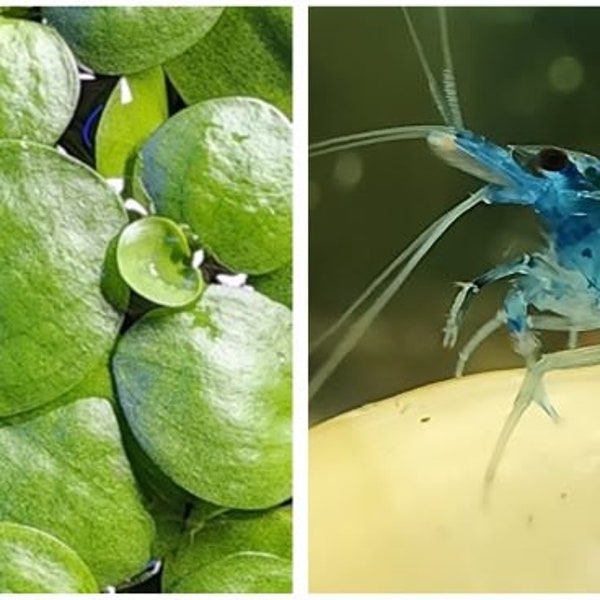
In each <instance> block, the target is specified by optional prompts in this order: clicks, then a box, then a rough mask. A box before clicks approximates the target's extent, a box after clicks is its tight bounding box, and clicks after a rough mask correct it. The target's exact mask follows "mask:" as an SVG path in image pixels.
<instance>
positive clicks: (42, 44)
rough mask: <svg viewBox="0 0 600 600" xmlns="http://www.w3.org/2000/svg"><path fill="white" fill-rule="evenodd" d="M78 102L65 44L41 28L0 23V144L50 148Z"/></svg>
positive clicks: (76, 80) (31, 24)
mask: <svg viewBox="0 0 600 600" xmlns="http://www.w3.org/2000/svg"><path fill="white" fill-rule="evenodd" d="M78 97H79V78H78V75H77V66H76V64H75V58H74V57H73V54H72V53H71V51H70V50H69V47H68V46H67V44H66V43H65V42H64V40H63V39H62V38H61V37H60V36H59V35H57V34H56V32H55V31H54V30H53V29H52V28H50V27H47V26H45V25H41V24H39V23H34V22H30V21H23V20H17V19H6V18H2V17H0V138H14V139H26V140H32V141H35V142H42V143H45V144H53V143H54V142H56V140H58V138H59V137H60V136H61V135H62V133H63V131H64V130H65V129H66V127H67V125H68V124H69V121H70V120H71V118H72V117H73V114H74V112H75V106H76V104H77V99H78Z"/></svg>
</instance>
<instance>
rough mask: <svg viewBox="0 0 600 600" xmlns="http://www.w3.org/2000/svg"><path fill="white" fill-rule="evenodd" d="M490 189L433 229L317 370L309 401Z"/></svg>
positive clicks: (457, 208)
mask: <svg viewBox="0 0 600 600" xmlns="http://www.w3.org/2000/svg"><path fill="white" fill-rule="evenodd" d="M487 191H488V186H485V187H483V188H481V189H480V190H478V191H477V192H475V193H474V194H472V195H471V196H469V198H467V199H466V200H464V201H463V202H461V203H460V204H458V205H457V206H455V207H453V208H451V209H450V210H449V211H448V212H447V213H445V214H444V215H443V216H442V217H440V218H439V219H438V220H437V221H436V222H435V223H434V226H432V227H431V233H430V234H429V235H428V236H427V237H426V239H425V240H424V241H423V242H422V243H421V244H420V245H419V246H418V248H416V249H415V251H414V253H412V254H411V256H410V257H409V258H408V257H407V258H408V260H407V262H406V264H405V266H404V268H402V270H401V271H400V272H399V273H398V274H397V275H395V276H394V278H393V279H392V281H391V282H390V283H389V284H388V285H387V286H386V287H385V288H384V289H383V291H382V292H381V293H380V294H379V295H378V296H377V297H376V298H375V300H374V301H373V303H372V304H371V305H370V306H369V307H368V308H367V309H366V310H365V312H364V313H363V314H362V315H361V316H360V317H358V319H357V320H356V321H355V322H354V323H353V324H352V325H350V326H349V327H348V330H347V331H346V333H345V335H344V336H343V337H342V339H341V341H340V342H339V343H338V344H337V346H336V347H335V348H334V350H333V351H332V353H331V354H330V355H329V356H328V358H327V360H326V361H325V362H324V363H323V365H322V366H321V367H320V368H319V369H318V370H317V372H316V373H315V375H314V377H313V378H312V379H311V381H310V383H309V398H311V399H312V398H313V397H314V395H315V394H316V393H317V392H318V391H319V389H321V386H322V385H323V384H324V383H325V381H327V379H328V378H329V376H330V375H331V373H332V372H333V371H334V370H335V369H336V368H337V366H338V365H339V364H340V362H341V361H342V360H343V359H344V358H345V356H346V355H347V354H348V353H349V352H350V350H352V348H354V346H355V345H356V343H357V342H358V340H359V339H360V338H361V337H362V336H363V335H364V333H365V331H366V330H367V329H368V328H369V326H370V325H371V323H372V322H373V321H374V320H375V319H376V318H377V316H378V315H379V313H381V311H382V310H383V309H384V308H385V306H386V305H387V303H388V302H389V301H390V300H391V299H392V298H393V297H394V295H395V294H396V292H397V291H398V289H399V288H400V286H402V284H403V283H404V282H405V281H406V279H407V278H408V277H409V275H410V274H411V273H412V272H413V270H414V269H415V267H416V266H417V265H418V264H419V263H420V262H421V260H422V259H423V257H424V256H425V255H426V254H427V252H429V250H430V249H431V247H432V246H433V245H434V244H435V243H436V242H437V240H439V238H440V237H441V236H442V235H443V234H444V233H445V232H446V231H447V230H448V228H449V227H451V226H452V225H453V224H454V223H455V222H456V220H457V219H458V218H459V217H461V216H462V215H463V214H465V213H466V212H468V211H469V210H471V209H472V208H473V207H474V206H476V205H477V204H479V203H480V202H482V201H483V200H484V198H485V196H486V194H487Z"/></svg>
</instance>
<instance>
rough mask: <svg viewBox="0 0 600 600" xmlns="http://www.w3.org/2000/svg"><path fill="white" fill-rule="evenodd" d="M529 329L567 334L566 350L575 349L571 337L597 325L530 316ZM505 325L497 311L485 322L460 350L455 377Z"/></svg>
mask: <svg viewBox="0 0 600 600" xmlns="http://www.w3.org/2000/svg"><path fill="white" fill-rule="evenodd" d="M529 322H530V328H531V329H532V330H533V331H564V332H566V333H568V334H569V343H568V348H569V349H571V350H572V349H573V348H574V347H575V345H574V343H575V340H573V337H574V336H576V335H577V333H579V332H580V331H588V330H591V329H597V327H598V324H597V323H596V324H592V323H590V324H583V323H582V324H574V323H572V322H571V321H570V320H569V319H567V318H566V317H559V316H557V315H532V316H530V317H529ZM505 324H506V313H505V312H504V311H503V310H500V311H498V312H497V313H496V314H495V315H494V316H493V317H492V318H491V319H490V320H489V321H486V322H485V323H484V324H483V325H482V326H481V327H480V328H479V329H478V330H477V331H476V332H475V333H474V334H473V335H472V336H471V338H470V339H469V341H468V342H467V343H466V344H465V345H464V346H463V347H462V348H461V349H460V351H459V353H458V361H457V363H456V370H455V372H454V374H455V376H456V377H462V376H463V374H464V371H465V366H466V364H467V362H468V361H469V359H470V358H471V356H472V355H473V353H474V352H475V351H476V350H477V348H479V346H480V345H481V344H482V343H483V342H484V341H485V340H486V339H487V338H488V337H489V336H490V335H492V334H493V333H495V332H496V331H498V329H500V328H501V327H502V326H503V325H505Z"/></svg>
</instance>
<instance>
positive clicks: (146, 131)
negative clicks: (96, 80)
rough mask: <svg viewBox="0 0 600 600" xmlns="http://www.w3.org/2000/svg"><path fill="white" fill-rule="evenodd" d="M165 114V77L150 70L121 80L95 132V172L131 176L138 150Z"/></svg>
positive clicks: (158, 69)
mask: <svg viewBox="0 0 600 600" xmlns="http://www.w3.org/2000/svg"><path fill="white" fill-rule="evenodd" d="M168 114H169V111H168V106H167V92H166V87H165V77H164V74H163V70H162V69H161V68H160V67H154V68H152V69H148V70H147V71H143V72H141V73H137V74H135V75H127V76H125V77H122V78H121V79H120V80H119V82H118V83H117V85H116V86H115V88H114V90H113V91H112V93H111V95H110V97H109V99H108V102H107V104H106V106H105V107H104V110H103V111H102V117H101V118H100V123H99V125H98V130H97V132H96V144H95V149H96V169H98V172H99V173H100V174H101V175H104V176H105V177H123V178H125V179H129V178H130V177H131V171H132V165H133V160H134V158H135V153H136V152H137V150H138V147H139V146H141V144H142V143H143V142H144V141H145V140H146V138H148V136H149V135H150V134H151V133H152V132H153V131H154V130H155V129H156V128H157V127H158V126H159V125H160V124H161V123H162V122H163V121H166V119H167V117H168Z"/></svg>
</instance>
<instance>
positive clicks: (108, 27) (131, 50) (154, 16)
mask: <svg viewBox="0 0 600 600" xmlns="http://www.w3.org/2000/svg"><path fill="white" fill-rule="evenodd" d="M222 11H223V9H222V8H217V7H205V6H204V7H177V8H174V7H163V6H161V7H150V6H110V7H109V6H93V7H92V6H87V7H84V6H71V7H59V6H52V7H44V9H43V15H44V16H45V17H46V18H47V19H48V21H49V22H50V23H51V24H52V25H54V27H56V28H57V29H58V31H59V32H60V33H61V34H62V36H63V37H64V38H65V39H66V40H67V42H68V43H69V45H70V46H71V48H73V51H74V52H75V54H77V57H78V58H79V60H80V61H81V62H82V63H83V64H84V65H86V66H88V67H90V68H91V69H93V70H94V71H97V72H98V73H107V74H129V73H137V72H139V71H143V70H145V69H148V68H150V67H154V66H156V65H160V64H161V63H163V62H165V61H166V60H168V59H170V58H173V57H175V56H177V55H178V54H181V53H182V52H183V51H184V50H186V49H187V48H189V47H190V46H191V45H192V44H194V43H195V42H197V41H198V40H199V39H200V38H201V37H202V36H204V35H205V34H206V33H207V32H208V31H209V30H210V28H211V27H212V26H213V25H214V24H215V23H216V22H217V20H218V18H219V16H220V15H221V12H222Z"/></svg>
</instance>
